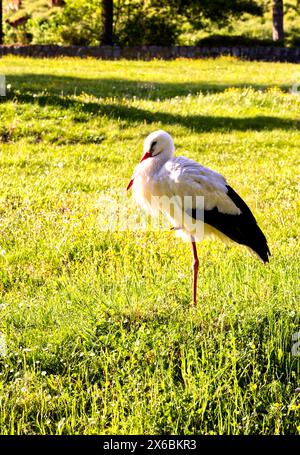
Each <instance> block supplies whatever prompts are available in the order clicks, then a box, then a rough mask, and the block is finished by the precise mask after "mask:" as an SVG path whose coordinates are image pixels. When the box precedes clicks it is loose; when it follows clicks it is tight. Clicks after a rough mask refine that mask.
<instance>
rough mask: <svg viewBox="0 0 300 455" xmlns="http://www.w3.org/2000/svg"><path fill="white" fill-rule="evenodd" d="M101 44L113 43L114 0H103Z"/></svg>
mask: <svg viewBox="0 0 300 455" xmlns="http://www.w3.org/2000/svg"><path fill="white" fill-rule="evenodd" d="M101 44H105V45H111V44H113V0H102V35H101Z"/></svg>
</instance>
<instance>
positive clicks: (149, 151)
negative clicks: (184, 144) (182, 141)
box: [142, 130, 175, 161]
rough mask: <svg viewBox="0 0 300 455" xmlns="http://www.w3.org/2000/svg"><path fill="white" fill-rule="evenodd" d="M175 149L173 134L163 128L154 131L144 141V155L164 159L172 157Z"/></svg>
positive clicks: (145, 157) (144, 157)
mask: <svg viewBox="0 0 300 455" xmlns="http://www.w3.org/2000/svg"><path fill="white" fill-rule="evenodd" d="M174 151H175V147H174V142H173V139H172V136H170V134H168V133H166V132H165V131H163V130H157V131H153V133H151V134H149V136H147V137H146V139H145V142H144V156H143V158H142V161H143V160H145V159H147V158H154V157H161V158H163V159H164V160H166V161H167V160H168V159H170V158H172V156H173V154H174Z"/></svg>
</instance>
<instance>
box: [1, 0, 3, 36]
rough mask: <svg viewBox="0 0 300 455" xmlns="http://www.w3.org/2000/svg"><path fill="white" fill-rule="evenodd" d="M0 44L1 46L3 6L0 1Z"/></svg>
mask: <svg viewBox="0 0 300 455" xmlns="http://www.w3.org/2000/svg"><path fill="white" fill-rule="evenodd" d="M0 44H3V5H2V0H0Z"/></svg>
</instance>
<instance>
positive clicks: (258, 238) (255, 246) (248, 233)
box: [192, 185, 271, 262]
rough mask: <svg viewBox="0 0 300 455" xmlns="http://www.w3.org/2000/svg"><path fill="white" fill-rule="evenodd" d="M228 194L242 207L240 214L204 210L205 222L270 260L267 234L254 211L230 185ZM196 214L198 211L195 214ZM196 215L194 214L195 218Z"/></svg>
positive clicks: (265, 259)
mask: <svg viewBox="0 0 300 455" xmlns="http://www.w3.org/2000/svg"><path fill="white" fill-rule="evenodd" d="M226 187H227V190H228V192H227V195H228V196H229V197H230V199H231V200H232V201H233V202H234V204H235V205H236V206H237V207H238V208H239V209H240V211H241V214H240V215H229V214H226V213H221V212H219V211H218V209H217V207H214V208H213V209H212V210H204V222H205V223H206V224H209V225H210V226H213V227H214V228H216V229H218V231H220V232H222V233H223V234H225V235H226V236H227V237H229V238H230V239H231V240H233V241H234V242H237V243H239V244H241V245H246V246H247V247H249V248H251V249H252V250H253V251H255V252H256V253H257V254H258V255H259V256H260V258H261V259H262V260H263V261H264V262H269V256H270V255H271V253H270V250H269V247H268V243H267V240H266V237H265V235H264V234H263V232H262V231H261V229H260V228H259V226H258V224H257V222H256V219H255V218H254V216H253V213H252V212H251V210H250V209H249V207H248V206H247V204H246V203H245V202H244V201H243V199H242V198H241V197H240V196H239V195H238V194H237V193H236V192H235V191H234V190H233V189H232V188H231V187H230V186H229V185H226ZM194 215H195V216H196V213H195V214H194ZM192 216H193V215H192ZM195 216H193V217H194V218H195Z"/></svg>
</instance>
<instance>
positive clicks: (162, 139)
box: [127, 130, 175, 190]
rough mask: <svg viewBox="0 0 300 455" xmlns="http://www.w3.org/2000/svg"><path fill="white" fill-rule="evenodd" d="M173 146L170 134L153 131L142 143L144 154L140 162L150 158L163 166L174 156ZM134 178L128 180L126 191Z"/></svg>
mask: <svg viewBox="0 0 300 455" xmlns="http://www.w3.org/2000/svg"><path fill="white" fill-rule="evenodd" d="M174 151H175V146H174V142H173V139H172V136H170V134H168V133H166V132H165V131H163V130H157V131H153V133H151V134H149V136H147V137H146V139H145V141H144V154H143V156H142V159H141V160H140V162H142V161H144V160H147V159H148V158H151V159H152V160H160V162H161V163H162V164H163V163H165V162H166V161H168V160H169V159H171V158H172V157H173V155H174ZM133 180H134V177H132V179H131V180H130V182H129V184H128V186H127V190H129V188H130V187H131V186H132V184H133Z"/></svg>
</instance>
